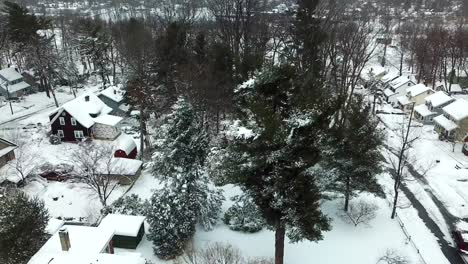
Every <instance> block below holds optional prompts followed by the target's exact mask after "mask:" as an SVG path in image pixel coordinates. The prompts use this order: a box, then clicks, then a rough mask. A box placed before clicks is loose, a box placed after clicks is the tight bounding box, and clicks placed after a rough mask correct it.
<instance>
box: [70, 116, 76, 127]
mask: <svg viewBox="0 0 468 264" xmlns="http://www.w3.org/2000/svg"><path fill="white" fill-rule="evenodd" d="M71 124H72V126H76V119H75V118H73V117H72V118H71Z"/></svg>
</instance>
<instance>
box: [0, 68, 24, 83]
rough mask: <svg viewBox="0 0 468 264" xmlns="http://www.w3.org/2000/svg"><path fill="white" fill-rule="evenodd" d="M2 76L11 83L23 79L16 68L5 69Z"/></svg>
mask: <svg viewBox="0 0 468 264" xmlns="http://www.w3.org/2000/svg"><path fill="white" fill-rule="evenodd" d="M0 76H2V77H3V78H4V79H6V80H7V81H9V82H11V81H15V80H18V79H21V78H23V76H22V75H21V74H20V73H19V72H17V71H16V70H15V69H14V68H5V69H3V70H0Z"/></svg>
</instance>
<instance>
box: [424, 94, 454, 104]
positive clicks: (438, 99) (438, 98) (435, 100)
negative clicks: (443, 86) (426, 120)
mask: <svg viewBox="0 0 468 264" xmlns="http://www.w3.org/2000/svg"><path fill="white" fill-rule="evenodd" d="M425 100H426V102H428V103H431V105H432V107H439V106H441V105H443V104H446V103H448V102H450V101H453V100H455V99H453V98H452V97H450V96H448V95H447V94H446V93H445V92H443V91H438V92H436V93H434V94H431V95H429V96H428V97H426V99H425Z"/></svg>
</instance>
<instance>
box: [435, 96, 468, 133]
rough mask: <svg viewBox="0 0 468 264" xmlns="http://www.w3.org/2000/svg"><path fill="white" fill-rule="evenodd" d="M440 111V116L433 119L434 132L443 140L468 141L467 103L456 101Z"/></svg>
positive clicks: (462, 100) (460, 100)
mask: <svg viewBox="0 0 468 264" xmlns="http://www.w3.org/2000/svg"><path fill="white" fill-rule="evenodd" d="M442 111H443V114H442V115H439V116H437V117H436V118H434V121H435V127H434V129H435V131H436V132H437V133H439V135H440V136H441V137H443V138H453V139H454V140H457V141H468V101H466V100H465V99H458V100H456V101H455V102H453V103H451V104H449V105H447V106H446V107H444V108H442Z"/></svg>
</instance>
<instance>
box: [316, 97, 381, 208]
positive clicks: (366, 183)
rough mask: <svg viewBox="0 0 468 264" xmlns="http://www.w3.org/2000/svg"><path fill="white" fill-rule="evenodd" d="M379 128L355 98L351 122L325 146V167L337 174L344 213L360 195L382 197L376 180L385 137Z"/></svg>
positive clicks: (352, 104) (370, 114)
mask: <svg viewBox="0 0 468 264" xmlns="http://www.w3.org/2000/svg"><path fill="white" fill-rule="evenodd" d="M377 126H378V121H377V120H376V119H375V118H374V116H373V115H372V110H371V107H370V106H364V105H363V100H362V99H361V98H354V99H353V100H351V102H350V106H349V108H348V118H347V119H346V120H345V122H344V124H343V125H341V126H338V127H336V128H334V131H333V134H332V136H331V137H329V138H328V139H327V142H326V143H325V144H326V145H328V146H330V148H329V150H328V151H327V152H325V154H324V160H325V163H326V164H327V165H325V167H328V168H329V169H330V170H333V172H334V173H335V174H336V175H335V177H336V184H335V186H334V188H335V189H334V190H335V191H338V192H340V193H342V194H343V195H344V198H345V203H344V210H345V211H348V205H349V201H350V199H351V198H352V197H353V196H354V195H355V194H356V193H357V192H360V191H367V192H371V193H374V194H379V195H382V194H383V191H382V187H381V186H380V185H379V184H378V182H377V178H376V176H377V175H378V174H379V173H380V172H381V167H382V161H383V157H382V155H381V149H380V147H382V144H383V136H382V133H381V131H380V129H379V128H378V127H377Z"/></svg>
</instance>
